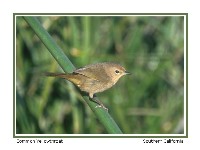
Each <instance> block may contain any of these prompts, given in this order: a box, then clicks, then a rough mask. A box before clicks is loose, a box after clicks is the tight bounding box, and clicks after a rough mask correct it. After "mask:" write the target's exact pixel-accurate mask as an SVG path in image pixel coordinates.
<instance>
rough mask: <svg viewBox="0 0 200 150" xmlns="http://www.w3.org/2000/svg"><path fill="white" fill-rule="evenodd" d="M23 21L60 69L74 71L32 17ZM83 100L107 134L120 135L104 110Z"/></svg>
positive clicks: (87, 100)
mask: <svg viewBox="0 0 200 150" xmlns="http://www.w3.org/2000/svg"><path fill="white" fill-rule="evenodd" d="M24 19H25V20H26V22H27V23H28V24H29V25H30V27H31V28H32V29H33V31H34V32H35V34H36V35H37V36H38V37H39V39H40V40H41V41H42V42H43V44H44V45H45V46H46V47H47V49H48V51H49V52H50V53H51V55H52V56H53V57H54V58H55V59H56V61H57V62H58V64H59V65H60V66H61V68H62V69H63V70H64V71H65V72H66V73H68V72H72V71H73V70H74V69H75V67H74V65H73V64H72V63H71V61H70V60H69V59H68V57H67V56H66V55H65V54H64V52H63V51H62V50H61V48H60V47H59V46H58V45H57V44H56V42H55V41H54V40H53V39H52V37H51V36H50V35H49V33H48V32H47V31H46V30H45V29H44V28H43V27H42V25H41V24H40V22H39V21H38V19H37V18H36V17H33V16H24ZM83 98H84V100H85V101H86V102H87V104H88V105H89V106H90V108H91V109H92V111H93V112H94V113H95V115H96V117H97V118H98V119H99V121H100V122H101V124H102V125H103V126H104V127H105V129H106V130H107V132H108V133H110V134H122V131H121V130H120V128H119V127H118V125H117V124H116V122H115V121H114V120H113V118H112V117H111V116H110V115H109V113H108V112H107V111H106V110H104V109H101V108H95V107H96V104H95V103H94V102H92V101H90V100H89V98H88V97H87V96H83Z"/></svg>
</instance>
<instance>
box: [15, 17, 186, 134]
mask: <svg viewBox="0 0 200 150" xmlns="http://www.w3.org/2000/svg"><path fill="white" fill-rule="evenodd" d="M38 19H39V20H40V22H41V24H42V25H43V27H44V28H45V29H46V30H47V31H48V32H49V34H50V35H51V36H52V37H53V39H54V40H55V41H56V43H57V44H58V45H59V46H60V47H61V48H62V49H63V51H64V53H65V54H66V55H67V56H68V58H69V59H70V60H71V61H72V63H73V64H74V65H75V66H76V67H77V68H79V67H82V66H85V65H87V64H92V63H97V62H106V61H111V62H118V63H120V64H121V65H122V66H124V67H125V68H126V69H127V70H128V71H129V72H131V73H132V75H130V76H125V77H123V78H121V79H120V80H119V82H118V83H117V84H116V85H115V86H114V87H112V88H111V89H109V90H107V91H105V92H103V93H99V94H97V96H98V97H99V99H100V100H101V101H102V102H103V103H104V104H105V106H107V107H108V109H109V113H110V114H111V116H112V117H113V118H114V120H115V121H116V123H117V124H118V125H119V127H120V128H121V130H122V131H123V133H127V134H180V133H181V134H182V133H184V123H183V122H184V17H183V16H121V17H118V16H52V17H50V16H41V17H38ZM44 72H63V71H62V69H61V68H60V67H59V65H58V64H57V62H56V61H55V60H54V58H53V57H52V56H51V54H50V53H49V52H48V50H47V49H46V47H45V46H44V45H43V43H42V42H41V41H40V40H39V39H38V37H37V36H36V35H35V34H34V32H33V31H32V29H31V28H30V27H29V25H28V24H27V23H26V21H25V20H24V19H23V17H20V16H18V17H16V133H17V134H79V133H81V134H104V133H107V132H106V130H105V129H104V127H103V126H102V125H101V124H100V123H99V121H98V120H97V118H96V116H95V115H94V114H93V112H92V111H91V110H90V108H89V107H88V106H87V104H86V102H84V101H83V100H82V98H81V95H80V94H79V93H78V91H77V90H74V88H72V86H71V84H70V83H69V82H67V81H65V80H63V79H56V78H47V77H43V76H41V73H44Z"/></svg>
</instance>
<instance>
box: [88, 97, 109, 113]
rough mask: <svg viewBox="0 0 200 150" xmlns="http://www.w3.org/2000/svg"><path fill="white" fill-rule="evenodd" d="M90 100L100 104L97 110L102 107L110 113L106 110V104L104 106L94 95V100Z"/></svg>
mask: <svg viewBox="0 0 200 150" xmlns="http://www.w3.org/2000/svg"><path fill="white" fill-rule="evenodd" d="M90 100H91V101H93V102H95V103H97V104H98V105H97V106H96V107H95V108H98V107H102V108H103V109H105V110H106V111H108V108H106V107H105V106H104V104H103V103H102V102H101V101H100V100H98V99H97V98H96V96H95V95H94V97H93V98H90Z"/></svg>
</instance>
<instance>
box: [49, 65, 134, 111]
mask: <svg viewBox="0 0 200 150" xmlns="http://www.w3.org/2000/svg"><path fill="white" fill-rule="evenodd" d="M127 74H130V73H129V72H127V71H126V70H125V69H124V68H123V67H122V66H121V65H118V64H115V63H110V62H104V63H97V64H92V65H87V66H85V67H82V68H79V69H77V70H75V71H74V72H73V73H69V74H66V73H46V75H47V76H53V77H59V78H63V79H66V80H68V81H70V82H72V83H74V84H75V85H76V86H77V87H79V88H80V90H81V91H84V92H87V93H89V97H90V98H91V99H92V98H93V97H94V94H95V93H99V92H103V91H105V90H107V89H108V88H111V87H112V86H113V85H114V84H115V83H116V82H117V81H118V80H119V78H121V77H122V76H124V75H127ZM93 101H95V102H96V103H98V104H99V105H100V106H102V107H104V106H103V104H102V103H101V102H100V101H96V100H93ZM104 108H105V107H104Z"/></svg>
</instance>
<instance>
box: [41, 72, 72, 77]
mask: <svg viewBox="0 0 200 150" xmlns="http://www.w3.org/2000/svg"><path fill="white" fill-rule="evenodd" d="M44 76H48V77H58V78H63V79H67V76H68V74H66V73H51V72H46V73H44Z"/></svg>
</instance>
